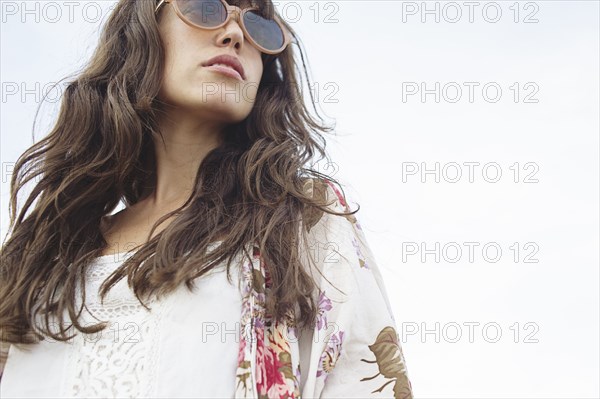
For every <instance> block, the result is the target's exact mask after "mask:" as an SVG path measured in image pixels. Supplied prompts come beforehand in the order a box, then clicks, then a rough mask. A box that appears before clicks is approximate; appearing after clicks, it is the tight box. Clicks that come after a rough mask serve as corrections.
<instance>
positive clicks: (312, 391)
mask: <svg viewBox="0 0 600 399" xmlns="http://www.w3.org/2000/svg"><path fill="white" fill-rule="evenodd" d="M326 183H327V186H328V187H327V198H328V202H330V200H331V199H332V198H334V199H335V203H333V205H331V208H329V209H333V210H334V211H336V212H341V211H348V210H350V208H349V207H348V205H347V204H346V202H345V201H344V199H343V196H342V195H341V193H340V191H339V190H338V189H337V188H336V187H335V186H334V185H333V184H332V183H331V182H330V181H326ZM309 235H310V237H311V242H312V240H313V239H314V240H315V241H314V242H315V245H316V248H317V250H318V251H322V252H319V254H318V256H317V257H315V258H316V261H317V265H318V267H319V269H320V271H321V273H322V274H323V275H324V276H326V277H327V280H329V281H330V282H332V283H333V285H334V286H335V287H337V288H339V289H340V290H341V291H342V292H343V293H345V294H347V295H344V294H343V293H340V291H338V290H336V288H334V286H332V285H331V284H329V283H328V282H327V280H325V279H323V277H322V276H321V275H320V274H317V276H316V280H317V281H318V282H319V288H320V294H319V297H318V306H319V316H318V320H317V323H316V325H315V326H314V328H313V331H308V332H307V331H305V330H303V331H302V332H300V331H297V329H296V328H295V327H292V326H288V325H287V324H286V323H285V322H281V323H277V322H272V320H265V311H264V310H265V309H264V304H265V291H266V290H268V289H269V287H270V279H269V275H268V272H267V271H266V269H265V265H264V262H263V261H262V259H261V257H260V253H259V251H258V248H257V247H254V251H253V259H252V262H246V264H244V265H243V273H244V281H245V293H244V294H245V295H244V299H243V310H242V320H241V331H242V335H243V336H242V337H241V339H240V348H239V356H238V370H237V376H236V384H237V385H236V398H301V397H304V398H350V397H360V398H397V399H410V398H413V393H412V388H411V383H410V380H409V378H408V372H407V368H406V363H405V360H404V356H403V352H402V348H401V345H400V340H399V335H398V332H397V329H396V322H395V320H394V316H393V314H392V310H391V307H390V303H389V299H388V297H387V293H386V289H385V286H384V284H383V281H382V277H381V274H380V272H379V269H378V266H377V264H376V263H375V261H374V256H373V254H372V253H371V250H370V248H369V246H368V245H367V242H366V240H365V236H364V233H363V231H362V228H361V226H360V223H359V222H358V220H357V218H356V217H355V216H354V215H349V216H345V217H344V216H336V215H330V214H328V213H324V214H323V217H322V218H321V220H319V222H318V223H317V224H316V225H315V226H314V227H313V228H312V230H311V231H310V233H309ZM311 248H315V247H313V246H312V244H311ZM325 254H326V256H325ZM253 279H254V280H255V281H258V282H259V284H258V285H259V287H258V288H256V289H253V288H252V280H253Z"/></svg>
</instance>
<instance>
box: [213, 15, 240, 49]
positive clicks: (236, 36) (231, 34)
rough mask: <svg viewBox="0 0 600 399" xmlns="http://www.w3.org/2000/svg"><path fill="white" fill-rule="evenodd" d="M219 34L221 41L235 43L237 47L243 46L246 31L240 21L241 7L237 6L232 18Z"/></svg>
mask: <svg viewBox="0 0 600 399" xmlns="http://www.w3.org/2000/svg"><path fill="white" fill-rule="evenodd" d="M219 35H220V37H219V39H218V40H219V43H223V44H229V43H233V45H234V46H235V47H236V48H237V49H240V48H241V47H242V46H243V44H244V31H243V29H242V27H241V23H240V9H238V8H236V9H235V10H233V14H232V15H231V18H230V19H229V21H227V24H225V26H224V31H222V32H221V33H220V34H219Z"/></svg>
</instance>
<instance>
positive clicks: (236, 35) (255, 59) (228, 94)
mask: <svg viewBox="0 0 600 399" xmlns="http://www.w3.org/2000/svg"><path fill="white" fill-rule="evenodd" d="M246 6H247V5H245V4H242V7H246ZM159 16H160V18H159V30H160V35H161V37H162V40H163V43H164V45H165V70H164V76H163V85H162V87H161V91H160V93H159V98H160V99H161V100H162V101H164V102H167V103H169V104H170V105H172V106H175V107H177V108H178V109H180V110H181V109H183V110H188V111H189V112H190V113H193V115H194V116H195V117H198V118H202V119H207V120H210V121H216V122H222V123H224V124H233V123H238V122H241V121H242V120H244V119H245V118H246V117H247V116H248V115H249V114H250V111H251V110H252V107H253V105H254V101H255V98H256V93H257V91H258V86H259V83H260V80H261V76H262V73H263V63H262V58H261V54H262V53H261V52H260V51H259V50H258V49H257V48H256V47H254V46H253V45H252V44H250V42H248V41H247V40H246V38H245V37H244V35H243V31H242V29H241V27H240V26H239V24H238V21H237V20H236V18H231V19H230V20H229V21H228V22H227V24H226V25H224V26H222V27H220V28H218V29H213V30H204V29H198V28H195V27H192V26H190V25H188V24H186V23H185V22H183V21H182V20H181V19H180V18H179V16H178V15H177V14H176V13H175V10H174V9H173V6H172V5H170V4H164V5H163V6H162V8H161V10H160V11H159ZM218 55H230V56H233V57H235V58H237V59H238V60H239V62H240V63H241V64H242V67H243V69H244V75H245V80H243V81H240V80H238V79H236V78H234V77H230V76H227V75H225V74H221V73H219V72H216V71H214V70H211V69H209V67H206V66H202V64H203V63H205V62H206V61H208V60H210V59H211V58H213V57H215V56H218Z"/></svg>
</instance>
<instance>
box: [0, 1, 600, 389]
mask: <svg viewBox="0 0 600 399" xmlns="http://www.w3.org/2000/svg"><path fill="white" fill-rule="evenodd" d="M67 3H69V2H50V1H48V2H35V1H28V2H25V3H24V2H20V1H15V2H13V1H2V2H1V3H0V4H1V7H2V25H1V42H0V43H1V46H0V47H1V61H0V65H1V81H2V103H1V122H0V123H1V125H0V129H1V134H0V145H1V148H0V157H1V161H2V162H1V164H2V182H1V185H0V215H1V216H0V217H1V221H0V229H1V230H0V232H1V233H2V239H4V236H5V234H6V231H7V227H8V220H7V217H8V202H7V199H8V194H9V186H8V183H9V181H10V172H11V167H12V166H11V165H12V164H13V163H14V162H15V160H16V159H17V158H18V156H19V155H20V154H21V153H22V152H23V151H24V150H25V149H26V148H27V147H29V146H30V145H31V144H32V126H33V125H32V124H33V121H34V116H35V110H36V106H37V103H38V101H39V100H40V98H39V97H40V93H41V92H42V90H43V87H44V86H45V85H47V84H48V83H49V82H55V81H58V80H59V79H61V78H63V77H64V76H66V75H67V74H70V73H72V72H75V71H76V70H78V69H79V68H80V67H81V66H82V65H84V63H85V61H86V59H87V57H88V56H89V55H90V54H91V51H92V50H93V48H94V46H95V44H96V40H97V33H98V30H99V28H100V26H101V23H102V22H103V21H104V20H105V18H97V15H96V12H97V11H99V12H100V14H99V15H100V16H104V17H105V16H106V12H108V10H109V9H110V7H111V5H112V4H114V1H83V2H72V3H76V4H75V6H68V5H67ZM465 3H467V2H455V3H449V2H433V1H429V2H401V1H374V0H368V1H367V0H358V1H296V2H292V1H286V2H279V3H278V4H277V7H278V9H279V10H280V12H281V13H282V15H283V16H284V18H285V19H286V20H287V21H288V22H290V23H291V24H292V26H293V27H294V28H295V29H296V30H297V32H298V33H299V35H300V37H301V39H302V41H303V44H304V48H305V50H306V55H307V56H308V62H309V64H308V66H309V67H310V72H311V74H312V78H313V81H314V82H316V85H315V87H316V89H315V90H316V92H317V94H318V99H319V100H318V101H319V106H320V109H321V110H322V111H323V113H324V115H325V116H326V117H327V118H329V119H328V120H329V121H330V122H332V123H333V122H335V123H336V132H337V134H338V137H336V138H335V139H330V140H329V144H328V147H327V149H328V150H329V151H330V153H331V154H332V156H333V159H334V161H335V167H334V169H330V170H326V172H328V173H329V172H331V170H335V172H334V173H335V177H336V178H339V179H340V180H341V181H342V182H343V183H345V184H347V187H348V191H347V194H349V195H350V196H351V198H353V199H354V200H355V201H357V202H358V203H360V205H361V207H362V209H361V211H360V212H359V214H358V215H357V216H358V218H359V220H360V221H361V222H362V225H363V228H364V229H365V231H366V234H367V239H368V241H369V243H370V246H371V249H372V251H373V253H374V254H375V257H376V259H377V261H378V265H379V267H380V269H381V271H382V273H383V274H384V276H385V282H386V288H387V291H388V294H389V298H390V301H391V304H392V307H393V309H394V314H395V317H396V320H397V322H398V328H399V330H400V331H401V333H402V334H401V335H402V338H403V342H402V347H403V350H404V354H405V357H406V362H407V368H408V372H409V376H410V379H411V381H412V384H413V388H414V393H415V397H417V398H598V397H600V388H599V381H598V375H600V367H599V350H600V349H599V344H598V342H599V314H600V309H599V257H598V252H599V215H598V204H599V181H600V178H599V176H598V175H599V162H598V160H599V132H600V127H599V109H600V104H599V86H600V83H599V76H600V74H599V52H600V48H599V3H598V2H596V1H534V2H524V1H523V2H514V1H506V2H505V1H499V2H474V3H475V7H474V8H473V9H471V10H470V9H469V7H468V5H466V4H465ZM24 4H26V6H24ZM23 7H29V8H28V10H29V12H26V10H25V9H24V8H23ZM36 7H37V8H36ZM53 7H54V8H53ZM69 7H71V8H69ZM424 7H426V8H427V9H428V10H430V11H431V12H430V13H427V12H425V10H424ZM436 7H437V8H436ZM56 10H59V11H60V13H59V14H57V12H56ZM69 11H71V15H69ZM470 11H471V13H470ZM498 12H499V13H498ZM436 17H438V19H437V20H436ZM422 94H423V97H422ZM436 96H437V97H438V98H437V101H436ZM57 105H58V102H56V98H55V100H54V102H53V103H52V102H51V103H49V104H46V105H45V106H44V107H42V114H43V115H41V116H40V117H38V120H37V123H36V128H37V129H41V130H38V132H37V133H36V137H35V139H36V141H37V140H39V139H40V138H41V137H42V136H43V132H44V131H46V132H47V130H45V129H47V128H48V126H49V125H50V124H51V123H52V121H53V119H52V117H53V115H55V111H56V107H57ZM470 172H472V179H471V178H470ZM436 174H437V175H438V176H437V177H439V179H438V180H437V181H436ZM470 249H471V250H472V253H470ZM498 251H500V252H498ZM436 255H437V256H438V257H439V259H436ZM470 255H471V256H472V257H470ZM536 261H537V262H536ZM469 326H473V327H472V328H473V329H472V332H473V337H472V338H473V339H472V340H471V339H470V338H469V332H470V330H469ZM484 327H485V328H484ZM436 329H437V332H438V333H439V334H437V336H436ZM497 333H500V335H499V336H498V337H497V338H496V335H497ZM437 338H439V339H437Z"/></svg>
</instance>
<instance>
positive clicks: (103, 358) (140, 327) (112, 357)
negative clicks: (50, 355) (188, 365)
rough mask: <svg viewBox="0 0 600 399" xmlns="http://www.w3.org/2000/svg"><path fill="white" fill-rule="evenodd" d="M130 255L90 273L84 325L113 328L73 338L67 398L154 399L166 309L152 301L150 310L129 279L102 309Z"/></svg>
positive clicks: (100, 262)
mask: <svg viewBox="0 0 600 399" xmlns="http://www.w3.org/2000/svg"><path fill="white" fill-rule="evenodd" d="M128 255H130V254H129V253H123V254H115V255H108V256H103V257H99V258H97V259H96V260H95V261H94V262H93V263H92V264H91V265H90V267H89V268H88V271H87V272H86V298H85V302H86V308H84V311H83V312H82V315H81V322H82V324H83V325H92V324H97V323H98V322H100V321H106V322H108V325H107V327H106V328H105V329H104V330H102V331H99V332H98V333H96V334H82V333H80V332H78V334H77V336H76V337H75V338H74V340H73V342H72V344H71V345H70V347H69V354H68V359H67V362H66V364H65V368H66V369H65V371H66V374H65V375H66V376H67V379H66V380H65V383H64V385H63V389H62V393H63V396H66V397H78V398H91V397H104V398H106V397H153V396H155V395H154V393H155V389H156V386H155V381H156V378H155V376H156V375H157V371H158V370H157V369H158V364H159V360H158V353H159V352H158V346H159V337H160V334H161V332H160V325H161V323H160V321H161V319H162V315H163V314H164V310H165V306H166V304H165V303H160V304H159V303H157V302H156V300H155V299H154V298H152V299H150V300H148V301H146V304H147V305H148V306H149V307H150V308H151V311H148V310H146V308H144V307H143V306H142V305H141V304H140V303H139V301H138V299H137V298H136V297H135V295H134V294H133V291H132V290H131V289H130V288H129V287H128V285H127V278H123V279H122V280H120V281H119V282H118V283H117V284H116V285H115V286H113V287H112V288H111V289H110V290H109V292H108V293H107V295H106V297H105V300H104V303H100V297H99V289H100V286H101V285H102V282H103V281H104V280H105V279H106V278H107V277H108V276H109V275H110V274H111V273H112V272H113V271H114V270H115V269H116V268H117V267H119V266H120V265H121V263H122V262H123V261H124V259H125V257H127V256H128ZM79 288H80V287H78V291H77V295H78V296H77V298H79V295H80V292H81V291H80V290H79ZM167 302H168V301H167ZM77 305H78V306H79V304H77ZM157 305H158V306H157Z"/></svg>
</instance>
